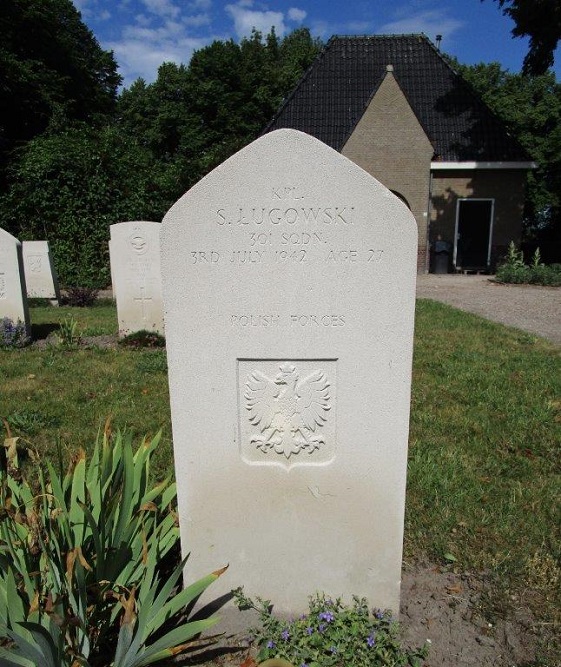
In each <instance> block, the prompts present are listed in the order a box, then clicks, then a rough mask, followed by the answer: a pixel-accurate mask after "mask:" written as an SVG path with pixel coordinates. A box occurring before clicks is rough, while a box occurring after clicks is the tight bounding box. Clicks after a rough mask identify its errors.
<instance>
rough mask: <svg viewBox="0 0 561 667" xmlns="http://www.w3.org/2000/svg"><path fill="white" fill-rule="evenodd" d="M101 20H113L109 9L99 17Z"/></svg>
mask: <svg viewBox="0 0 561 667" xmlns="http://www.w3.org/2000/svg"><path fill="white" fill-rule="evenodd" d="M99 18H100V19H101V20H102V21H107V20H108V19H110V18H111V12H109V11H107V9H104V10H103V11H102V12H101V14H100V15H99Z"/></svg>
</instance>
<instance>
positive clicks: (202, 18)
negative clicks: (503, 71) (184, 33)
mask: <svg viewBox="0 0 561 667" xmlns="http://www.w3.org/2000/svg"><path fill="white" fill-rule="evenodd" d="M181 22H182V23H183V25H185V26H189V27H190V28H200V27H201V26H204V25H210V23H211V19H210V14H207V13H205V12H203V13H201V14H191V15H190V16H184V17H183V18H182V19H181Z"/></svg>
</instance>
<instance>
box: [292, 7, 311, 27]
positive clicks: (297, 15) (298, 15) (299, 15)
mask: <svg viewBox="0 0 561 667" xmlns="http://www.w3.org/2000/svg"><path fill="white" fill-rule="evenodd" d="M306 16H308V13H307V12H305V11H304V10H303V9H298V8H297V7H291V8H290V9H289V10H288V18H289V19H290V20H291V21H295V22H296V23H302V21H303V20H304V19H305V18H306Z"/></svg>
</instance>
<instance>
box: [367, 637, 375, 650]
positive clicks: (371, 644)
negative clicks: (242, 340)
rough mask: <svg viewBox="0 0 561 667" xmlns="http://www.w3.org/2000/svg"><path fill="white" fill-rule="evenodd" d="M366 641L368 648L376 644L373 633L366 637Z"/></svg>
mask: <svg viewBox="0 0 561 667" xmlns="http://www.w3.org/2000/svg"><path fill="white" fill-rule="evenodd" d="M366 643H367V644H368V648H372V647H373V646H374V645H375V644H376V638H375V637H374V634H371V635H370V637H368V638H367V640H366Z"/></svg>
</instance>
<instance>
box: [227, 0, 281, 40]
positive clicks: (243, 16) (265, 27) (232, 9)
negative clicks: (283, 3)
mask: <svg viewBox="0 0 561 667" xmlns="http://www.w3.org/2000/svg"><path fill="white" fill-rule="evenodd" d="M246 4H247V3H244V2H243V0H242V2H238V4H236V5H226V6H225V8H224V9H225V10H226V12H227V13H228V14H229V15H230V16H231V17H232V19H233V20H234V30H235V31H236V34H237V35H238V37H240V38H241V37H247V36H249V35H250V34H251V31H252V29H253V28H255V29H256V30H259V31H260V32H262V33H265V34H266V33H268V32H269V31H270V30H271V28H272V27H274V28H275V32H276V33H277V35H284V33H285V32H286V25H285V23H284V14H283V13H282V12H273V11H270V10H263V11H258V10H254V9H250V8H249V7H247V6H246Z"/></svg>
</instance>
